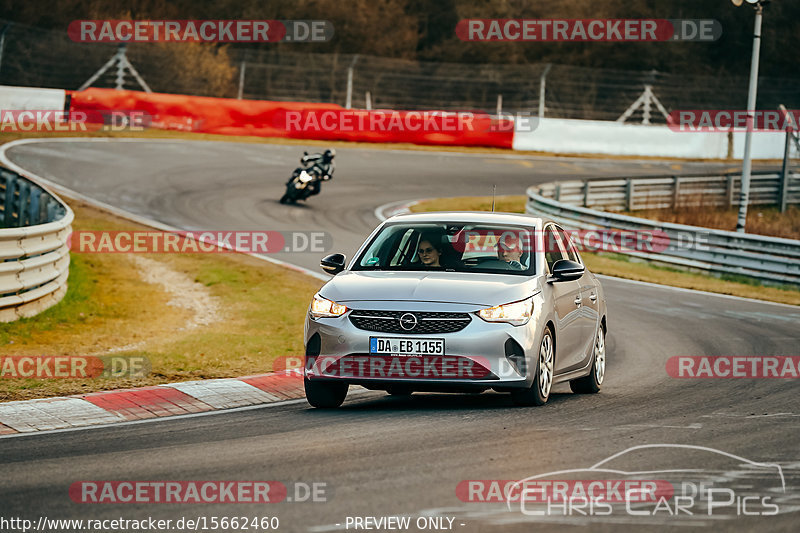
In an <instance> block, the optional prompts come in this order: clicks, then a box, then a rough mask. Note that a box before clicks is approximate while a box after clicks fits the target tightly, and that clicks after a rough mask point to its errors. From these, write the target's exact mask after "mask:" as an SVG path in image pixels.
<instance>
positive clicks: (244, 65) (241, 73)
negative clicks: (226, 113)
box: [236, 61, 247, 100]
mask: <svg viewBox="0 0 800 533" xmlns="http://www.w3.org/2000/svg"><path fill="white" fill-rule="evenodd" d="M246 68H247V63H245V62H244V61H242V62H241V63H240V64H239V94H238V95H237V96H236V99H237V100H241V99H242V95H243V94H244V71H245V69H246Z"/></svg>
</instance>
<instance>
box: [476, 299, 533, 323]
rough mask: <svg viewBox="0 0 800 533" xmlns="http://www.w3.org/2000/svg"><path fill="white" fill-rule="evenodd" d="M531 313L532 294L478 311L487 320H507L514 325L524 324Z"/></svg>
mask: <svg viewBox="0 0 800 533" xmlns="http://www.w3.org/2000/svg"><path fill="white" fill-rule="evenodd" d="M532 314H533V296H531V297H529V298H525V299H524V300H520V301H518V302H511V303H507V304H503V305H496V306H494V307H489V308H487V309H481V310H480V311H478V316H479V317H481V318H482V319H484V320H486V321H487V322H508V323H509V324H513V325H515V326H521V325H523V324H526V323H527V322H528V320H530V318H531V315H532Z"/></svg>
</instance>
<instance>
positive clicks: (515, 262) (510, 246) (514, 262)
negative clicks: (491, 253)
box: [497, 233, 524, 270]
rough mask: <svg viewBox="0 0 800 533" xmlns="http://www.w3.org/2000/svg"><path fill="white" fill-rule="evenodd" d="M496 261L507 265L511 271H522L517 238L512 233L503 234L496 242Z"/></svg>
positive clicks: (520, 250) (520, 249)
mask: <svg viewBox="0 0 800 533" xmlns="http://www.w3.org/2000/svg"><path fill="white" fill-rule="evenodd" d="M497 259H499V260H500V261H504V262H506V263H508V266H510V267H511V268H512V269H513V270H523V269H524V267H523V266H522V262H521V261H522V246H521V245H520V242H519V237H517V236H516V235H515V234H513V233H504V234H503V236H502V237H501V238H500V240H498V241H497Z"/></svg>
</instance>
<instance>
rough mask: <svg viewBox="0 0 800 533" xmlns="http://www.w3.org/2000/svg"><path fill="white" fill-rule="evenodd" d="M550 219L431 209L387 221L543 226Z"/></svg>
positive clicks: (517, 214) (488, 212)
mask: <svg viewBox="0 0 800 533" xmlns="http://www.w3.org/2000/svg"><path fill="white" fill-rule="evenodd" d="M549 221H550V220H549V219H546V218H543V217H536V216H533V215H526V214H524V213H499V212H490V211H431V212H426V213H407V214H402V215H395V216H393V217H391V218H389V219H387V220H386V222H472V223H480V224H525V225H527V226H534V227H536V228H541V227H542V226H543V225H544V224H546V223H547V222H549Z"/></svg>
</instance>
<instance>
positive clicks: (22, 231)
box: [0, 169, 74, 322]
mask: <svg viewBox="0 0 800 533" xmlns="http://www.w3.org/2000/svg"><path fill="white" fill-rule="evenodd" d="M73 218H74V214H73V213H72V210H71V209H70V208H69V207H68V206H67V205H66V204H65V203H64V202H62V201H61V199H59V198H58V197H57V196H55V195H54V194H53V193H51V192H50V191H48V190H47V189H45V188H43V187H41V186H40V185H37V184H36V183H34V182H32V181H29V180H27V179H25V178H24V177H22V176H20V175H18V174H16V173H14V172H11V171H10V170H7V169H0V322H12V321H14V320H17V319H18V318H22V317H28V316H33V315H35V314H37V313H40V312H42V311H44V310H45V309H47V308H48V307H51V306H52V305H55V304H56V303H58V302H59V301H60V300H61V298H63V297H64V294H66V291H67V276H68V275H69V245H68V242H67V239H68V237H69V234H70V232H71V224H72V220H73Z"/></svg>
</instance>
